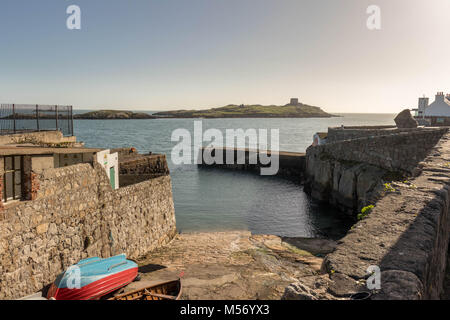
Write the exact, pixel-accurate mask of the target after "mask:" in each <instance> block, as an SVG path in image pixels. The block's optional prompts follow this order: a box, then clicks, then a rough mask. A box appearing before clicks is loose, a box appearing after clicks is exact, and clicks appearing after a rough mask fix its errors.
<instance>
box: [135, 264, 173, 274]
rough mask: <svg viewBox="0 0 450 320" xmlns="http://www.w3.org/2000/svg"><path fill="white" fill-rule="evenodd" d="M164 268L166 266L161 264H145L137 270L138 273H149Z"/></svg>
mask: <svg viewBox="0 0 450 320" xmlns="http://www.w3.org/2000/svg"><path fill="white" fill-rule="evenodd" d="M165 268H167V267H166V266H162V265H160V264H147V265H145V266H141V267H139V272H140V273H150V272H154V271H158V270H161V269H165Z"/></svg>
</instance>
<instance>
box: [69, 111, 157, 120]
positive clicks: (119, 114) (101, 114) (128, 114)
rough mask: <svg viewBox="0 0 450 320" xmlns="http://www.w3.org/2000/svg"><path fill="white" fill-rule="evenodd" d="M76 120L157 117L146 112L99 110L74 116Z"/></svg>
mask: <svg viewBox="0 0 450 320" xmlns="http://www.w3.org/2000/svg"><path fill="white" fill-rule="evenodd" d="M73 118H74V119H84V120H103V119H106V120H109V119H155V118H156V117H154V116H152V115H150V114H148V113H144V112H132V111H123V110H98V111H91V112H86V113H81V114H75V115H73Z"/></svg>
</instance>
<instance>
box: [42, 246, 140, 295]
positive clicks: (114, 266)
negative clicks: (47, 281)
mask: <svg viewBox="0 0 450 320" xmlns="http://www.w3.org/2000/svg"><path fill="white" fill-rule="evenodd" d="M137 276H138V265H137V264H136V263H135V262H133V261H130V260H127V259H126V255H125V254H119V255H117V256H114V257H110V258H106V259H101V258H99V257H93V258H87V259H83V260H81V261H79V262H78V263H77V264H75V265H73V266H71V267H69V268H68V269H67V270H66V271H64V272H63V273H61V274H60V275H59V276H58V277H57V278H56V280H55V282H54V283H53V284H52V285H51V287H50V289H49V290H48V293H47V299H56V300H97V299H100V298H101V297H103V296H105V295H107V294H108V293H111V292H113V291H116V290H118V289H120V288H122V287H124V286H126V285H127V284H129V283H130V282H132V281H133V280H135V279H136V278H137Z"/></svg>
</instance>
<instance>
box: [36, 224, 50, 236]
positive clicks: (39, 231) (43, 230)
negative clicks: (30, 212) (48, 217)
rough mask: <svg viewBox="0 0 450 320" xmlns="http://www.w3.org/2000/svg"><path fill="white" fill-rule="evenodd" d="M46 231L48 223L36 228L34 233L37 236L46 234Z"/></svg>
mask: <svg viewBox="0 0 450 320" xmlns="http://www.w3.org/2000/svg"><path fill="white" fill-rule="evenodd" d="M47 230H48V223H43V224H41V225H38V226H37V228H36V232H37V233H38V234H43V233H46V232H47Z"/></svg>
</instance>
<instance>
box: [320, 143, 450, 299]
mask: <svg viewBox="0 0 450 320" xmlns="http://www.w3.org/2000/svg"><path fill="white" fill-rule="evenodd" d="M449 159H450V134H446V135H445V136H444V137H443V138H442V139H441V141H439V143H438V144H437V145H436V146H435V147H434V148H433V149H432V151H431V152H430V154H429V156H427V157H426V158H425V159H424V161H423V162H421V163H420V167H421V174H420V175H419V176H418V177H416V178H414V179H411V180H410V181H409V182H408V183H397V184H393V187H394V189H395V191H392V192H388V193H387V194H386V195H385V196H384V197H383V198H382V199H381V200H379V201H378V202H377V203H376V204H375V208H374V209H373V210H372V212H371V213H370V214H369V215H368V217H367V218H365V219H363V220H362V221H360V222H358V223H357V224H356V225H355V226H354V227H353V228H352V230H351V231H350V232H349V233H348V235H347V236H346V237H345V238H343V239H342V240H341V241H340V242H339V245H338V246H337V248H336V250H335V251H334V252H333V253H331V254H329V255H328V256H327V257H326V259H325V261H324V264H323V266H322V268H323V271H325V272H327V273H329V274H330V278H331V281H332V283H331V284H330V288H329V290H330V291H331V292H332V293H333V294H334V295H335V296H336V297H348V296H349V295H350V294H351V293H354V292H357V291H367V288H366V286H365V283H364V279H365V277H366V270H367V268H368V267H369V266H370V265H375V266H379V267H380V268H381V290H380V291H379V292H376V293H375V295H374V296H373V297H372V299H438V298H439V297H440V295H441V293H442V287H443V280H444V277H445V265H446V258H447V254H448V242H449V236H450V216H449V210H450V167H449V165H448V164H449V163H448V162H447V161H448V160H449Z"/></svg>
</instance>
